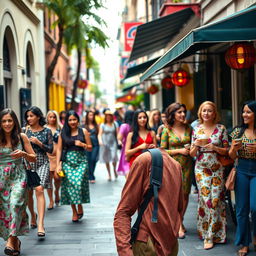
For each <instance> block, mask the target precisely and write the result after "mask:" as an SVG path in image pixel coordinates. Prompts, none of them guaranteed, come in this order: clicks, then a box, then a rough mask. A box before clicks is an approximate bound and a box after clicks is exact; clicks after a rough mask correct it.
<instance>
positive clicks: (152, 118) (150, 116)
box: [148, 109, 161, 128]
mask: <svg viewBox="0 0 256 256" xmlns="http://www.w3.org/2000/svg"><path fill="white" fill-rule="evenodd" d="M155 114H159V123H160V122H161V113H160V110H158V109H152V110H151V111H150V114H149V120H148V124H149V126H150V128H153V127H154V115H155Z"/></svg>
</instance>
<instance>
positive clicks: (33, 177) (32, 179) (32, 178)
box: [20, 136, 41, 188]
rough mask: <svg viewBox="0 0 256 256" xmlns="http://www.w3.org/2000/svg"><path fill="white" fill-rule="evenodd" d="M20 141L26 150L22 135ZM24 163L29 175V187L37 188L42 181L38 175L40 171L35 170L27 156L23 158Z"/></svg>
mask: <svg viewBox="0 0 256 256" xmlns="http://www.w3.org/2000/svg"><path fill="white" fill-rule="evenodd" d="M20 142H21V145H22V149H23V151H25V152H26V150H25V148H24V142H23V139H22V137H21V136H20ZM23 164H24V168H25V170H26V175H27V185H28V187H29V188H35V187H38V186H40V185H41V183H40V181H41V179H40V177H39V175H38V173H37V172H36V171H34V170H33V169H32V167H31V165H30V163H29V161H27V160H26V159H25V158H23Z"/></svg>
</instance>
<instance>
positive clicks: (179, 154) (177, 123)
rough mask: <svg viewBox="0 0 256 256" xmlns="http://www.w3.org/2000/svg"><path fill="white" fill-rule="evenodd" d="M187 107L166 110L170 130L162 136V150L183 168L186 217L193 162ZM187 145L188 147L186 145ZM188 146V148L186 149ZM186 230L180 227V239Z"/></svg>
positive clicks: (176, 104)
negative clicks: (190, 153)
mask: <svg viewBox="0 0 256 256" xmlns="http://www.w3.org/2000/svg"><path fill="white" fill-rule="evenodd" d="M186 112H187V111H186V106H185V105H184V104H180V103H173V104H171V105H169V106H168V108H167V109H166V118H167V123H168V128H164V129H163V132H162V136H161V148H164V149H166V151H167V153H168V154H169V155H170V156H172V157H173V158H174V159H175V160H176V161H178V162H179V164H180V165H181V167H182V186H183V199H184V202H183V204H184V211H183V216H182V217H184V215H185V212H186V209H187V206H188V199H189V193H190V189H191V172H192V168H193V161H192V158H191V157H190V155H189V144H190V141H191V128H190V126H189V125H187V124H185V120H186V119H185V117H186ZM186 144H187V145H186ZM184 145H186V148H185V147H184ZM185 232H186V229H185V227H184V225H183V224H181V226H180V230H179V238H180V239H183V238H185Z"/></svg>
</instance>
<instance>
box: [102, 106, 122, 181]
mask: <svg viewBox="0 0 256 256" xmlns="http://www.w3.org/2000/svg"><path fill="white" fill-rule="evenodd" d="M104 114H105V119H104V123H103V124H101V125H100V130H99V135H98V139H99V143H100V162H101V163H105V165H106V168H107V171H108V181H111V180H112V178H111V172H110V163H112V165H113V171H114V175H115V178H116V179H117V177H118V175H117V171H116V164H117V160H118V158H117V134H118V124H117V123H116V122H115V121H114V115H113V113H112V112H111V111H110V110H106V111H105V112H104Z"/></svg>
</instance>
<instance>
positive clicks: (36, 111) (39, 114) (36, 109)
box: [24, 106, 46, 126]
mask: <svg viewBox="0 0 256 256" xmlns="http://www.w3.org/2000/svg"><path fill="white" fill-rule="evenodd" d="M29 111H31V112H32V113H33V114H34V115H36V116H37V117H39V125H40V126H44V125H45V124H46V120H45V117H44V115H43V112H42V111H41V109H40V108H39V107H36V106H32V107H30V108H29V109H28V110H26V112H25V115H24V116H25V120H26V124H28V121H27V118H28V112H29Z"/></svg>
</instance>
